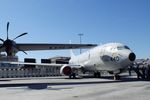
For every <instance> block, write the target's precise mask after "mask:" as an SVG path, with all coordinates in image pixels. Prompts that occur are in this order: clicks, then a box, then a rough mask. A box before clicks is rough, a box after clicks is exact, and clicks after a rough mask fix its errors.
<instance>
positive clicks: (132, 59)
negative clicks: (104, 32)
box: [129, 53, 136, 61]
mask: <svg viewBox="0 0 150 100" xmlns="http://www.w3.org/2000/svg"><path fill="white" fill-rule="evenodd" d="M135 59H136V55H135V54H134V53H130V54H129V60H130V61H134V60H135Z"/></svg>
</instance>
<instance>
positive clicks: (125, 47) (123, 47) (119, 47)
mask: <svg viewBox="0 0 150 100" xmlns="http://www.w3.org/2000/svg"><path fill="white" fill-rule="evenodd" d="M117 49H118V50H123V49H129V50H130V48H129V47H128V46H118V47H117Z"/></svg>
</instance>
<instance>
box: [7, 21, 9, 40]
mask: <svg viewBox="0 0 150 100" xmlns="http://www.w3.org/2000/svg"><path fill="white" fill-rule="evenodd" d="M8 29H9V22H7V39H8Z"/></svg>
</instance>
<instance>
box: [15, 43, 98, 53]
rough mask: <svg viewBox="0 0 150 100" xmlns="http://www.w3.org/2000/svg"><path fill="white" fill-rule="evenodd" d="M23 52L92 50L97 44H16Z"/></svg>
mask: <svg viewBox="0 0 150 100" xmlns="http://www.w3.org/2000/svg"><path fill="white" fill-rule="evenodd" d="M16 46H17V48H19V49H20V50H23V51H34V50H61V49H79V48H92V47H95V46H97V45H96V44H16Z"/></svg>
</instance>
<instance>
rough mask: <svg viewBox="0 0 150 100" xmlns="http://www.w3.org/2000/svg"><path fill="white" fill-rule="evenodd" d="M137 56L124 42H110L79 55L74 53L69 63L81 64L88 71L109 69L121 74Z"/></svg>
mask: <svg viewBox="0 0 150 100" xmlns="http://www.w3.org/2000/svg"><path fill="white" fill-rule="evenodd" d="M135 58H136V56H135V54H134V53H133V52H132V50H130V49H129V47H127V46H126V45H124V44H121V43H108V44H105V45H101V46H97V47H95V48H92V49H90V50H89V51H86V52H84V53H82V54H80V55H78V56H74V55H72V57H71V59H70V61H69V64H70V65H80V66H81V67H82V68H83V69H84V70H86V71H93V72H97V71H108V72H112V73H113V74H119V73H121V71H122V70H124V69H127V68H128V67H129V66H130V65H131V64H132V63H133V61H134V60H135Z"/></svg>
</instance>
